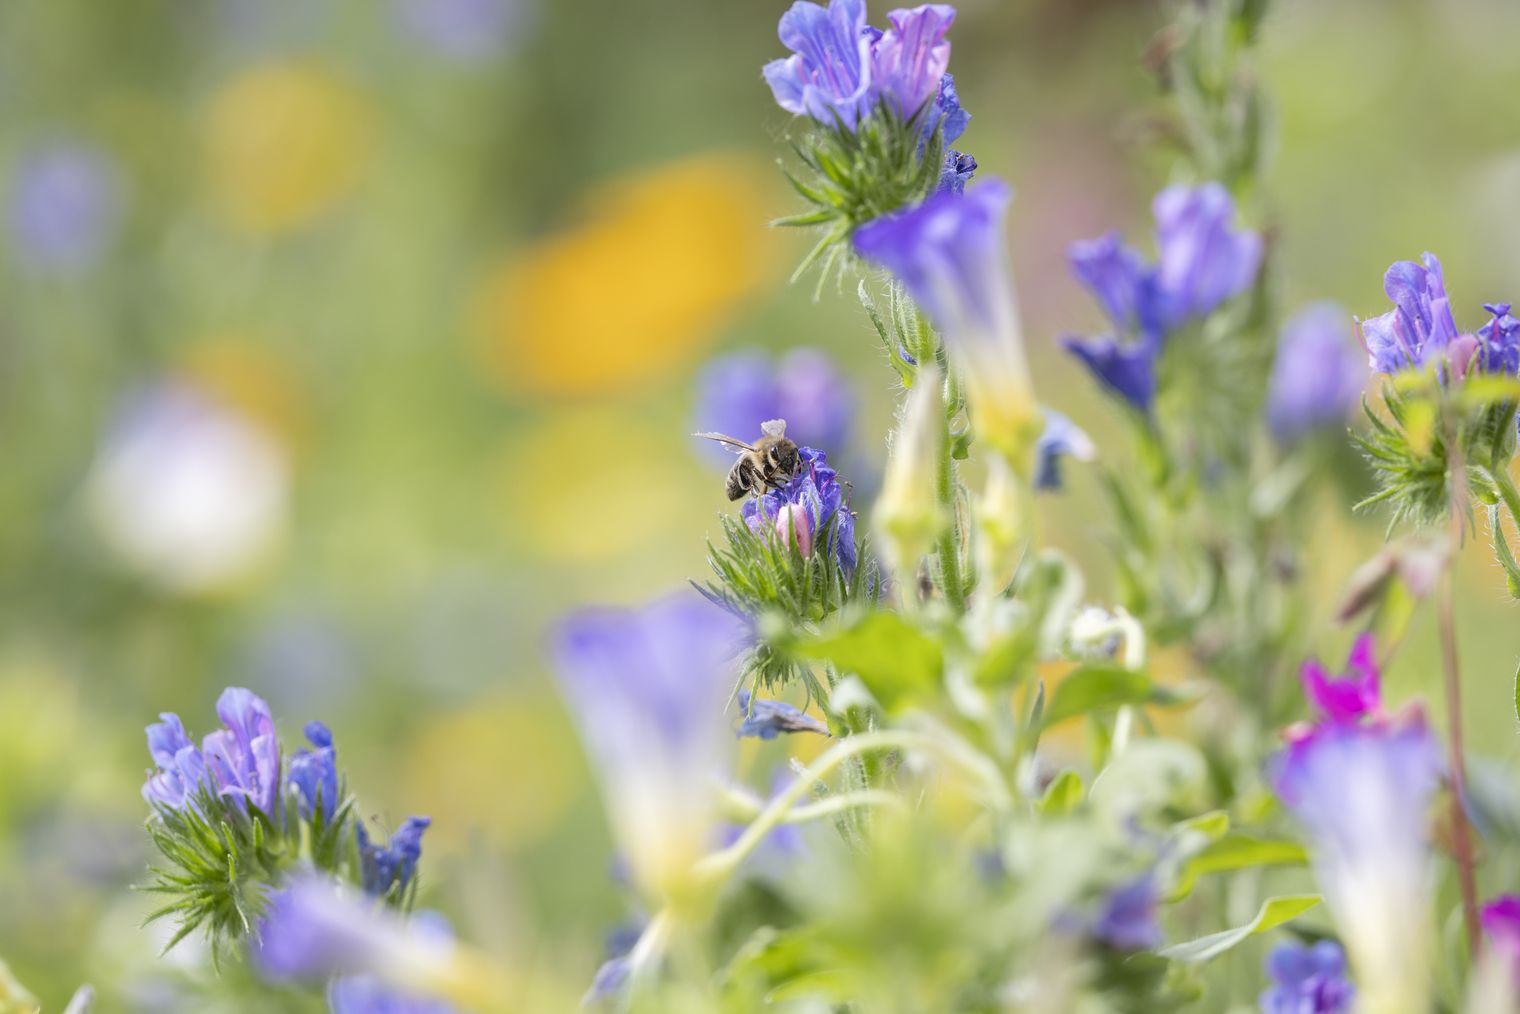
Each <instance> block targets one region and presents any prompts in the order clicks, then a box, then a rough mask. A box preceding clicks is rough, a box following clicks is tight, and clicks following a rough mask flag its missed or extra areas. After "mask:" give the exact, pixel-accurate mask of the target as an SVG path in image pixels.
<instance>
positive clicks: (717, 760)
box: [554, 594, 744, 897]
mask: <svg viewBox="0 0 1520 1014" xmlns="http://www.w3.org/2000/svg"><path fill="white" fill-rule="evenodd" d="M743 637H744V632H743V630H742V628H741V626H740V625H739V623H738V622H737V621H736V620H735V619H734V617H733V616H731V615H730V614H728V613H727V612H725V611H724V610H722V609H720V608H718V607H717V606H715V605H713V604H712V603H710V602H707V601H705V600H704V599H702V598H700V597H698V596H696V595H694V594H680V595H675V596H672V597H670V598H666V599H661V600H659V601H656V602H654V603H652V604H651V605H648V606H645V607H644V608H642V609H638V610H624V609H586V610H582V611H580V612H577V613H575V614H573V615H572V616H570V617H568V618H567V619H566V620H564V621H563V622H562V623H561V624H560V626H559V629H558V631H557V633H556V636H555V641H554V655H555V663H556V669H557V675H558V676H559V682H560V686H561V688H562V689H563V691H564V695H565V698H566V701H567V702H568V703H569V705H570V710H571V712H572V714H573V716H574V718H575V719H576V720H577V722H578V724H579V726H580V731H581V740H582V742H583V744H584V746H585V748H586V751H587V753H588V754H590V756H591V760H592V761H593V764H594V768H595V771H596V773H597V775H598V776H599V779H600V781H601V784H602V797H603V801H604V802H605V804H606V808H607V813H608V817H609V819H610V821H611V824H612V828H613V831H614V833H615V834H616V836H617V839H618V844H619V846H620V848H621V849H622V853H623V855H625V856H626V857H627V860H628V865H629V868H630V872H631V873H632V876H633V879H634V882H635V883H636V884H638V886H639V887H640V888H642V889H643V890H645V891H647V892H649V893H650V894H652V895H654V896H656V897H661V896H669V895H671V894H672V893H678V892H679V891H680V890H681V889H682V887H683V886H684V885H685V884H686V882H687V878H688V877H689V874H690V872H691V867H692V864H693V863H694V862H695V861H696V860H697V858H698V857H699V856H700V854H701V853H702V851H703V849H704V848H705V846H706V844H707V840H708V834H709V831H710V829H711V826H712V815H713V809H712V807H713V799H712V791H711V788H712V787H711V784H710V781H711V779H712V778H713V777H715V776H716V775H718V774H720V773H721V768H722V766H723V762H724V755H725V752H726V748H727V744H726V743H725V740H728V739H729V737H728V735H727V733H726V731H725V729H724V725H723V704H724V701H725V699H726V698H727V697H728V695H729V694H730V693H731V692H732V690H733V687H734V685H735V683H737V682H738V677H739V674H738V670H737V666H736V665H735V655H736V654H737V653H738V651H739V649H740V648H741V647H742V644H743ZM730 742H731V741H730Z"/></svg>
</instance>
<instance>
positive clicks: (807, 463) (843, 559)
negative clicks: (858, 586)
mask: <svg viewBox="0 0 1520 1014" xmlns="http://www.w3.org/2000/svg"><path fill="white" fill-rule="evenodd" d="M798 454H799V455H800V456H801V459H802V464H801V465H800V467H798V469H797V474H796V475H794V476H792V478H791V481H789V482H788V483H787V484H786V485H785V486H782V487H781V488H780V489H773V490H770V491H769V492H767V493H765V494H764V495H762V496H759V497H752V498H750V499H748V500H746V501H745V502H744V506H743V507H741V508H740V509H739V510H740V513H741V514H742V515H743V517H744V521H745V523H746V524H748V525H749V527H750V530H751V531H753V532H756V533H763V532H765V531H766V530H768V529H774V530H775V531H776V532H777V533H778V534H780V535H781V536H782V537H783V538H792V537H795V538H796V541H797V546H798V549H799V550H801V551H802V555H803V557H804V558H806V557H809V556H811V555H812V551H813V548H814V545H815V543H816V540H817V537H818V535H819V533H822V532H824V531H825V530H826V529H827V532H828V547H827V548H828V551H829V553H830V554H831V555H832V556H833V557H834V558H835V559H836V560H838V562H839V566H840V568H841V569H842V570H843V571H844V573H845V574H846V575H847V576H848V575H850V574H853V573H854V571H855V564H856V562H857V559H856V548H855V515H853V514H851V513H850V506H849V504H848V502H846V497H845V489H844V485H843V483H841V482H840V481H839V473H838V472H836V471H834V469H832V468H830V467H829V462H828V455H826V454H825V453H824V452H823V451H819V450H815V449H814V448H812V447H799V448H798ZM830 522H832V523H833V525H832V527H829V525H830Z"/></svg>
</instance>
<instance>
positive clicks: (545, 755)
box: [401, 693, 583, 846]
mask: <svg viewBox="0 0 1520 1014" xmlns="http://www.w3.org/2000/svg"><path fill="white" fill-rule="evenodd" d="M576 742H577V741H576V739H575V737H574V736H573V735H571V734H570V733H569V730H567V729H566V728H564V720H563V717H562V713H561V711H560V708H559V706H558V704H557V703H556V702H555V701H554V700H553V699H552V698H550V697H549V696H548V695H547V694H543V693H539V694H532V695H524V694H514V695H512V696H511V697H503V698H498V699H495V700H487V701H481V702H478V703H475V704H472V705H471V706H470V707H469V708H467V709H465V710H462V711H458V712H456V713H454V714H452V715H445V716H443V717H440V718H438V719H436V720H434V721H432V722H429V723H428V724H427V725H426V726H425V727H424V728H423V729H422V731H421V733H420V734H419V735H418V736H417V738H416V740H415V741H414V742H413V743H412V745H411V748H410V750H409V752H408V761H407V763H406V765H405V770H406V771H408V772H410V774H409V775H408V776H407V782H406V784H404V785H403V787H402V795H401V798H403V799H426V800H427V803H428V814H429V816H431V817H432V818H433V828H434V830H433V831H431V832H429V836H430V838H431V837H432V836H433V835H434V834H436V835H437V837H438V838H440V839H445V840H447V839H452V842H451V844H453V845H455V846H459V845H462V844H463V843H464V842H465V841H466V840H467V839H468V837H469V835H470V834H472V833H475V832H477V831H478V832H481V833H484V834H485V835H487V836H488V837H489V838H490V840H491V841H492V842H494V843H496V844H499V845H508V846H512V845H521V844H524V843H527V842H531V841H533V840H534V839H535V838H537V837H539V836H541V835H542V834H544V833H545V832H546V831H548V830H550V829H551V828H552V827H553V826H554V825H555V823H556V822H557V821H558V820H559V819H560V817H561V815H562V814H563V813H564V811H565V808H566V807H567V806H568V805H569V804H570V803H571V802H572V801H573V800H574V798H575V796H576V795H577V793H578V792H579V791H580V790H579V786H580V783H581V779H582V777H583V776H582V773H581V772H582V763H581V761H580V759H579V756H578V753H577V747H576ZM529 772H531V775H529V774H528V773H529ZM483 785H488V786H489V787H490V805H489V806H482V805H481V803H480V800H481V788H482V786H483Z"/></svg>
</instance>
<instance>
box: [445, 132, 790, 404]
mask: <svg viewBox="0 0 1520 1014" xmlns="http://www.w3.org/2000/svg"><path fill="white" fill-rule="evenodd" d="M766 193H767V188H766V185H765V183H764V182H763V177H760V176H759V175H758V174H757V173H756V171H755V168H754V166H752V165H751V164H750V163H749V162H748V161H746V160H743V159H740V158H737V157H734V156H728V155H714V154H708V155H702V156H697V157H694V158H688V159H683V160H681V161H679V162H673V163H670V164H668V165H664V166H661V167H659V168H658V169H655V170H653V171H651V172H647V173H643V174H641V175H638V176H633V177H629V178H625V179H621V180H617V181H614V182H613V183H611V184H609V185H607V186H605V187H603V188H601V189H600V190H598V191H596V192H595V193H593V194H591V195H590V196H589V197H588V199H587V201H586V208H585V217H584V220H583V221H582V223H581V224H580V225H577V226H574V227H572V228H569V229H566V230H564V231H561V232H559V233H556V234H554V235H552V236H548V237H546V238H544V239H542V240H539V241H538V242H536V243H534V244H532V245H531V246H529V247H528V248H527V249H525V250H523V251H521V252H520V253H518V254H517V255H515V256H512V257H509V258H508V259H507V260H506V261H505V262H504V263H501V264H499V265H497V266H496V267H494V268H492V269H490V270H489V271H488V272H487V274H486V275H485V277H484V279H483V280H482V282H481V284H480V288H479V291H478V292H477V295H476V298H475V301H474V304H473V306H472V308H471V310H472V314H473V321H472V325H473V326H472V332H473V333H474V334H475V335H476V337H477V341H478V342H479V352H480V355H481V359H482V363H483V365H484V366H485V368H486V369H487V370H488V371H489V372H490V374H491V375H492V376H493V377H494V378H495V379H496V380H498V381H499V382H500V383H502V384H503V385H504V386H506V387H508V388H509V389H512V390H519V391H529V392H532V393H536V394H543V395H584V394H592V393H596V392H600V391H606V390H611V389H616V388H623V387H628V386H632V385H634V384H637V383H639V382H641V381H646V380H649V379H651V378H654V377H659V376H662V375H664V374H666V373H668V372H669V371H670V370H671V369H672V368H673V367H675V366H677V365H679V364H681V363H684V362H686V361H688V360H689V359H690V358H691V357H692V356H693V355H694V354H695V353H696V352H697V351H699V350H700V349H702V348H703V347H705V346H706V345H707V344H708V342H710V341H711V340H712V338H713V337H714V336H715V335H716V334H717V333H718V331H719V330H720V329H721V328H722V327H723V326H724V324H725V323H726V322H727V321H728V320H729V318H730V317H731V316H732V314H733V312H734V310H735V308H736V306H737V304H738V303H739V301H740V300H741V299H743V298H744V297H745V296H746V295H748V294H750V293H751V292H753V291H754V290H755V289H756V288H757V287H758V286H759V285H760V284H761V283H762V282H764V280H765V279H766V278H767V277H768V276H769V274H770V268H771V266H772V264H773V261H774V256H773V254H774V251H775V246H774V243H775V238H774V236H773V235H772V234H771V233H770V231H769V230H768V229H767V228H766V226H765V220H766V217H767V202H766V196H765V195H766Z"/></svg>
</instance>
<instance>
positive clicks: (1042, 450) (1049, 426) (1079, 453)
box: [1034, 408, 1098, 491]
mask: <svg viewBox="0 0 1520 1014" xmlns="http://www.w3.org/2000/svg"><path fill="white" fill-rule="evenodd" d="M1034 450H1035V470H1034V488H1035V489H1044V490H1050V491H1055V490H1059V489H1060V488H1061V459H1062V458H1063V457H1065V456H1067V455H1071V456H1072V457H1073V458H1076V459H1077V460H1078V461H1091V460H1093V459H1094V458H1095V457H1097V456H1098V448H1097V447H1096V446H1095V445H1094V444H1093V442H1092V438H1091V437H1089V436H1088V435H1087V434H1086V433H1085V432H1083V431H1082V428H1081V427H1079V426H1078V425H1077V424H1076V423H1074V422H1072V421H1071V420H1070V419H1068V418H1067V417H1066V416H1064V415H1062V414H1061V413H1060V412H1057V411H1055V410H1054V409H1049V408H1047V409H1046V410H1045V428H1044V429H1043V430H1042V431H1040V439H1039V440H1038V441H1036V442H1035V445H1034Z"/></svg>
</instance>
